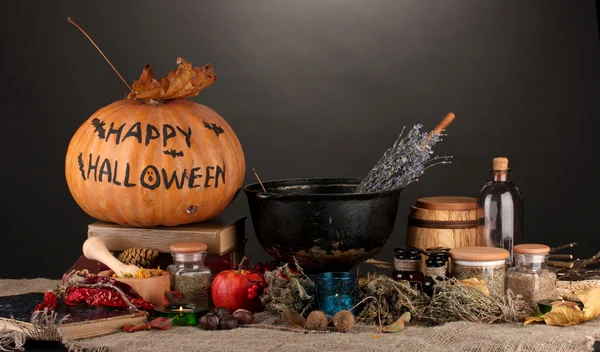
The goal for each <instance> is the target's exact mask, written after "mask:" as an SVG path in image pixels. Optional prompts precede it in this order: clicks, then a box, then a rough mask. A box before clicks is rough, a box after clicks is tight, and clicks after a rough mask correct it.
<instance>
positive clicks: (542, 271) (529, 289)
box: [506, 244, 558, 313]
mask: <svg viewBox="0 0 600 352" xmlns="http://www.w3.org/2000/svg"><path fill="white" fill-rule="evenodd" d="M513 253H514V256H515V266H514V267H512V268H510V269H508V270H507V272H506V276H507V280H508V289H509V290H511V291H512V293H514V294H517V295H521V296H522V297H523V300H524V301H525V302H526V303H527V305H528V306H529V307H530V309H531V312H532V313H535V312H537V309H538V305H537V302H538V301H540V300H545V299H554V298H558V297H557V292H556V273H555V271H554V269H552V268H549V267H548V265H547V264H548V253H550V247H549V246H547V245H544V244H519V245H516V246H514V247H513Z"/></svg>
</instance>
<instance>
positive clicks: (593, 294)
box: [524, 288, 600, 326]
mask: <svg viewBox="0 0 600 352" xmlns="http://www.w3.org/2000/svg"><path fill="white" fill-rule="evenodd" d="M575 295H576V296H577V298H579V299H580V300H581V302H583V310H582V309H580V308H579V306H577V305H575V306H568V305H556V306H553V307H552V310H551V311H549V312H548V313H546V314H544V315H542V316H540V317H527V318H526V319H525V322H524V325H527V324H530V323H533V322H545V323H546V325H553V326H571V325H575V324H579V323H582V322H584V321H588V320H592V319H595V318H597V317H599V316H600V288H592V289H589V290H585V291H580V292H576V293H575Z"/></svg>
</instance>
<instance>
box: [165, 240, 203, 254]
mask: <svg viewBox="0 0 600 352" xmlns="http://www.w3.org/2000/svg"><path fill="white" fill-rule="evenodd" d="M207 248H208V246H207V245H206V243H202V242H183V243H173V244H172V245H171V246H170V249H171V252H175V253H197V252H204V251H206V249H207Z"/></svg>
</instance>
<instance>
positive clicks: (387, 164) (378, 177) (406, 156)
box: [354, 124, 452, 193]
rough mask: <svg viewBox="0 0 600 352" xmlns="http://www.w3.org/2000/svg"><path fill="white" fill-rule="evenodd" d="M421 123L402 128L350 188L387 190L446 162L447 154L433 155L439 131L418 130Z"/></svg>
mask: <svg viewBox="0 0 600 352" xmlns="http://www.w3.org/2000/svg"><path fill="white" fill-rule="evenodd" d="M422 127H423V125H421V124H416V125H415V126H414V127H413V128H412V129H411V130H410V131H409V132H408V134H407V135H406V136H404V137H402V135H403V134H404V130H405V128H403V129H402V132H400V135H399V136H398V139H396V142H394V145H393V146H392V147H391V148H390V149H388V150H387V151H386V152H385V153H384V154H383V157H382V158H381V159H380V160H379V161H378V162H377V164H375V166H374V167H373V169H371V171H370V172H369V173H368V174H367V176H366V177H365V178H364V179H363V180H362V182H361V183H360V185H358V187H356V189H355V190H354V192H355V193H367V192H380V191H391V190H396V189H400V188H403V187H406V186H407V185H408V184H410V183H412V182H415V181H418V180H419V177H420V176H421V175H422V174H423V173H424V172H425V170H427V169H428V168H430V167H432V166H435V165H440V164H449V163H450V160H449V159H451V158H452V157H451V156H434V157H433V158H432V157H431V155H432V154H433V146H434V145H435V144H436V143H438V142H440V141H442V139H441V138H440V137H442V135H441V134H429V133H425V132H420V131H419V130H420V129H421V128H422Z"/></svg>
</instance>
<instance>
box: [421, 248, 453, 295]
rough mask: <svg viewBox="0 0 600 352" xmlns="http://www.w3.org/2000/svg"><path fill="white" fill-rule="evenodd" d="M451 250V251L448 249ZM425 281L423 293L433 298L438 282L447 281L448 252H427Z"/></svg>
mask: <svg viewBox="0 0 600 352" xmlns="http://www.w3.org/2000/svg"><path fill="white" fill-rule="evenodd" d="M448 250H449V249H448ZM425 255H426V256H427V260H425V279H424V280H423V292H425V293H426V294H427V295H429V296H432V295H433V291H434V286H435V282H436V281H440V280H446V275H447V274H448V256H449V255H448V252H447V251H445V250H438V249H437V248H436V249H430V248H428V249H427V250H425Z"/></svg>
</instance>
